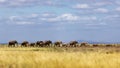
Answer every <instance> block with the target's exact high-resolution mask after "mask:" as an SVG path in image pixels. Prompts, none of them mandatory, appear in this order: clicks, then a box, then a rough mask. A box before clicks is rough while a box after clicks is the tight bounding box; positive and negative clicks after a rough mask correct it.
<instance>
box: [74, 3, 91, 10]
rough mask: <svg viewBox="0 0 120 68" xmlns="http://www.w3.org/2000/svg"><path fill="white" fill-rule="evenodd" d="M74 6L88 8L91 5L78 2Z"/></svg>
mask: <svg viewBox="0 0 120 68" xmlns="http://www.w3.org/2000/svg"><path fill="white" fill-rule="evenodd" d="M73 8H77V9H86V8H90V6H89V5H88V4H76V5H75V6H73Z"/></svg>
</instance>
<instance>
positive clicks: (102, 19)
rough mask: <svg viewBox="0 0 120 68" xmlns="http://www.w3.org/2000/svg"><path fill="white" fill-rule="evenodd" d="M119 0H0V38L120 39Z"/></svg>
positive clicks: (19, 39) (6, 39)
mask: <svg viewBox="0 0 120 68" xmlns="http://www.w3.org/2000/svg"><path fill="white" fill-rule="evenodd" d="M119 29H120V0H0V42H8V41H9V40H18V41H19V42H22V41H24V40H28V41H31V42H34V41H37V40H49V39H50V40H52V41H55V40H62V41H70V40H92V41H105V42H119V40H120V30H119Z"/></svg>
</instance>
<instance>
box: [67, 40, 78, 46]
mask: <svg viewBox="0 0 120 68" xmlns="http://www.w3.org/2000/svg"><path fill="white" fill-rule="evenodd" d="M77 44H78V42H77V41H70V42H69V46H70V47H77Z"/></svg>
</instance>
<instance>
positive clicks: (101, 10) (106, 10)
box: [94, 8, 109, 13]
mask: <svg viewBox="0 0 120 68" xmlns="http://www.w3.org/2000/svg"><path fill="white" fill-rule="evenodd" d="M94 11H97V12H101V13H107V12H109V11H108V9H105V8H97V9H95V10H94Z"/></svg>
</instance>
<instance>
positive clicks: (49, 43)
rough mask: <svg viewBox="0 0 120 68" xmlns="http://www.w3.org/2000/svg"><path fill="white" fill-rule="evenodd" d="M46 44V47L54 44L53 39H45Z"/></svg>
mask: <svg viewBox="0 0 120 68" xmlns="http://www.w3.org/2000/svg"><path fill="white" fill-rule="evenodd" d="M44 45H45V46H46V47H50V46H51V45H52V41H50V40H46V41H44Z"/></svg>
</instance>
